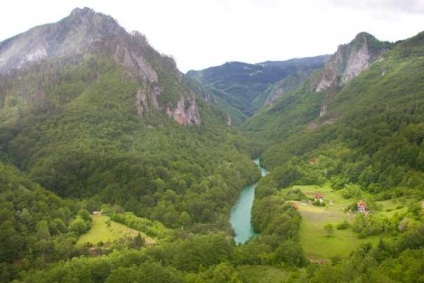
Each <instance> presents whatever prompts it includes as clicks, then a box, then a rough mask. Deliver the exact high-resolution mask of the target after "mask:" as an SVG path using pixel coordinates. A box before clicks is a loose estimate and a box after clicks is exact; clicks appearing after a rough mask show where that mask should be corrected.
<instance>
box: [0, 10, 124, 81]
mask: <svg viewBox="0 0 424 283" xmlns="http://www.w3.org/2000/svg"><path fill="white" fill-rule="evenodd" d="M125 33H126V31H125V30H124V29H123V28H122V27H121V26H119V24H118V23H117V22H116V21H115V20H114V19H113V18H112V17H110V16H107V15H104V14H101V13H96V12H95V11H94V10H92V9H90V8H82V9H81V8H76V9H74V10H73V11H72V12H71V14H70V15H69V16H68V17H66V18H64V19H62V20H60V21H59V22H57V23H52V24H46V25H42V26H38V27H35V28H32V29H30V30H28V31H27V32H24V33H21V34H19V35H16V36H14V37H12V38H10V39H7V40H5V41H3V42H1V43H0V58H1V60H0V73H4V72H8V71H10V70H12V69H21V68H23V67H25V66H27V65H28V64H30V63H35V62H39V61H41V60H45V59H50V58H59V57H66V56H75V55H78V54H82V53H85V52H87V50H89V49H90V48H92V46H93V44H94V43H96V42H99V41H101V40H102V39H104V38H110V37H111V36H119V35H122V34H125Z"/></svg>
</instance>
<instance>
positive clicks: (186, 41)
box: [0, 0, 424, 72]
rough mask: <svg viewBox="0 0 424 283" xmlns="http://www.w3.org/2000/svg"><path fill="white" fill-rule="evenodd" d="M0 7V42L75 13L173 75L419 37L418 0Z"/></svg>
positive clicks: (46, 1)
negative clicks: (151, 55)
mask: <svg viewBox="0 0 424 283" xmlns="http://www.w3.org/2000/svg"><path fill="white" fill-rule="evenodd" d="M2 2H3V3H2V4H0V41H2V40H4V39H6V38H9V37H11V36H13V35H16V34H18V33H21V32H24V31H26V30H28V29H30V28H31V27H34V26H37V25H41V24H45V23H51V22H56V21H58V20H60V19H62V18H64V17H66V16H68V15H69V14H70V12H71V11H72V9H74V8H75V7H80V8H82V7H89V8H93V9H94V10H95V11H96V12H101V13H104V14H107V15H110V16H112V17H113V18H115V19H116V20H117V21H118V22H119V23H120V24H121V25H122V26H123V27H124V28H125V29H126V30H127V31H133V30H137V31H139V32H141V33H143V34H144V35H146V37H147V39H148V41H149V42H150V44H151V45H152V46H153V47H154V48H155V49H156V50H158V51H159V52H161V53H164V54H167V55H171V56H172V57H174V58H175V60H176V61H177V65H178V67H179V69H180V70H181V71H183V72H186V71H188V70H190V69H195V70H199V69H204V68H207V67H210V66H216V65H221V64H223V63H225V62H228V61H241V62H247V63H258V62H262V61H266V60H286V59H291V58H295V57H298V58H299V57H308V56H316V55H321V54H332V53H334V52H335V51H336V49H337V46H338V45H340V44H344V43H348V42H350V41H351V40H352V39H353V38H354V37H355V35H356V34H358V33H359V32H362V31H366V32H369V33H371V34H373V35H374V36H376V37H377V38H378V39H380V40H388V41H397V40H400V39H406V38H409V37H411V36H414V35H416V34H417V33H418V32H420V31H424V0H137V1H134V0H132V1H131V0H119V1H113V0H111V1H109V0H85V1H82V0H81V1H80V0H37V1H34V0H11V1H2Z"/></svg>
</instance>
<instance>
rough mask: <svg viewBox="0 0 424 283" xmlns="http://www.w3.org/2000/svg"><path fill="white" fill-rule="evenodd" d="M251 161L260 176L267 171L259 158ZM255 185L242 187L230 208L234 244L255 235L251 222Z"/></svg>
mask: <svg viewBox="0 0 424 283" xmlns="http://www.w3.org/2000/svg"><path fill="white" fill-rule="evenodd" d="M253 162H254V163H255V164H256V165H258V167H259V169H261V173H262V176H265V175H266V174H267V173H268V171H266V170H265V169H264V168H262V167H261V166H260V164H259V158H258V159H255V160H253ZM256 185H257V183H256V184H253V185H250V186H246V187H244V188H243V190H242V191H241V193H240V196H239V198H238V199H237V201H236V203H235V204H234V206H233V208H232V209H231V215H230V223H231V227H232V228H233V231H234V233H235V236H234V241H235V242H236V244H244V243H245V242H247V241H248V240H249V239H250V238H252V237H253V236H255V235H256V233H255V231H253V227H252V223H251V214H252V205H253V200H254V199H255V188H256Z"/></svg>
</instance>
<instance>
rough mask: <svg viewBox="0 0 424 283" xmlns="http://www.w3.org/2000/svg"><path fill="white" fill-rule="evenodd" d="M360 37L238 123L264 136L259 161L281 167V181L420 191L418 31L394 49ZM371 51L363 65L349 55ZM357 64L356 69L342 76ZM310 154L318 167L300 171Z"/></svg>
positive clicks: (422, 103) (422, 98) (422, 97)
mask: <svg viewBox="0 0 424 283" xmlns="http://www.w3.org/2000/svg"><path fill="white" fill-rule="evenodd" d="M358 37H359V39H361V37H362V39H361V40H358ZM358 37H357V38H356V39H355V40H354V41H352V42H351V43H350V44H349V45H346V46H341V47H340V48H339V50H338V52H337V53H336V54H335V55H333V57H332V58H331V59H330V61H329V63H328V64H327V65H326V66H325V67H324V68H323V70H322V71H321V73H318V74H316V75H315V76H314V77H312V78H311V80H310V81H308V82H306V83H305V84H304V85H303V86H302V87H301V88H300V89H298V90H296V91H294V92H292V93H291V94H290V95H287V96H285V97H283V98H282V99H281V100H280V101H278V103H277V104H276V105H275V106H274V107H272V108H270V109H269V110H266V111H264V112H262V113H260V114H258V115H257V116H255V117H253V118H252V119H251V120H250V121H248V122H247V123H246V124H245V126H244V128H245V129H246V130H247V131H250V134H251V135H252V136H253V137H255V138H256V139H257V140H258V141H261V142H263V143H265V141H267V143H266V145H267V146H268V147H266V149H265V151H264V153H263V160H264V163H265V164H266V166H268V167H269V168H275V170H277V168H279V169H278V170H281V172H280V173H281V174H278V175H280V176H281V177H280V178H281V179H280V180H279V186H282V187H286V186H288V185H290V184H293V183H305V182H306V183H314V182H318V183H319V182H322V181H323V180H325V179H331V180H332V181H333V183H334V185H335V186H336V187H343V184H346V183H349V182H352V183H358V184H360V185H361V186H363V187H364V188H365V189H367V190H369V191H371V192H374V193H381V194H388V196H386V197H390V195H392V194H396V195H399V194H400V195H401V194H417V195H420V196H422V195H423V193H422V192H423V191H422V189H423V185H424V179H423V178H424V175H423V174H422V169H423V166H422V165H423V164H422V151H423V148H422V146H423V144H422V139H423V137H424V131H423V129H424V128H423V123H424V117H423V116H422V113H424V112H423V110H424V109H423V107H424V92H423V91H424V85H423V82H424V77H423V74H424V72H423V71H424V61H423V58H424V57H423V55H424V54H423V50H424V42H423V40H422V39H423V34H422V33H421V34H418V35H417V36H415V37H413V38H410V39H408V40H406V41H404V42H401V43H397V44H396V45H395V46H394V47H393V48H392V47H391V45H390V44H388V43H382V42H378V41H375V40H374V42H373V43H372V44H371V45H370V44H369V42H370V40H369V39H370V37H369V36H368V35H364V34H360V35H358ZM364 39H365V40H364ZM365 41H368V42H367V43H365ZM361 42H362V43H361ZM355 46H356V48H355ZM358 46H359V48H358ZM376 48H377V49H376ZM389 49H391V50H389ZM346 50H351V51H350V52H346ZM376 50H377V52H376ZM371 52H374V54H379V55H368V56H362V57H366V58H368V61H364V62H362V63H361V64H359V63H358V61H356V62H355V60H352V58H360V57H361V54H365V53H366V54H370V53H371ZM337 62H347V65H346V63H344V64H345V65H344V67H343V68H340V63H337ZM349 62H350V63H349ZM349 64H351V65H350V66H349ZM334 66H339V67H338V69H337V68H335V67H334ZM352 66H353V67H352ZM355 66H356V67H358V66H362V69H361V70H360V71H358V70H357V71H356V72H355V74H354V75H353V73H351V74H352V75H346V74H347V73H349V72H347V71H348V70H353V69H354V67H355ZM344 77H345V78H347V77H350V79H349V80H344V79H343V78H344ZM333 78H334V79H333ZM324 80H325V82H323V81H324ZM319 85H321V86H324V85H325V86H326V87H317V86H319ZM310 159H314V160H315V159H316V160H317V168H319V170H316V175H313V176H311V175H310V174H309V176H306V173H305V172H306V171H305V168H307V167H308V166H309V163H308V160H310ZM283 172H285V174H283ZM388 192H390V193H388Z"/></svg>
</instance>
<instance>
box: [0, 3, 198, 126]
mask: <svg viewBox="0 0 424 283" xmlns="http://www.w3.org/2000/svg"><path fill="white" fill-rule="evenodd" d="M89 54H102V56H108V57H109V58H111V59H113V61H114V63H116V64H119V65H121V66H123V67H125V68H126V70H127V74H126V75H127V78H126V80H127V81H128V82H133V81H137V82H138V84H139V86H138V90H137V96H136V103H137V111H138V114H139V115H143V114H145V113H146V112H147V111H149V110H151V111H152V110H160V111H165V112H166V113H167V114H168V116H170V117H172V118H173V119H174V120H175V121H177V122H178V123H180V124H183V125H192V124H193V125H198V124H200V122H201V120H200V116H199V113H198V111H197V105H196V99H195V97H194V93H193V92H191V91H190V89H188V88H184V87H182V85H181V84H180V81H181V79H182V75H181V74H180V73H179V71H178V70H177V69H176V66H175V62H174V61H173V60H172V59H171V58H166V57H163V56H161V55H160V54H159V53H158V52H156V51H155V50H154V49H153V48H151V47H150V45H149V44H148V43H147V40H146V38H145V37H144V36H143V35H141V34H139V33H137V32H135V33H133V34H128V33H127V32H126V31H125V30H124V29H123V28H122V27H120V26H119V25H118V23H117V22H116V21H115V20H114V19H113V18H111V17H110V16H106V15H103V14H100V13H96V12H94V11H93V10H91V9H89V8H84V9H75V10H74V11H72V13H71V14H70V15H69V17H67V18H65V19H63V20H61V21H59V22H58V23H54V24H48V25H43V26H39V27H36V28H33V29H31V30H29V31H27V32H25V33H23V34H20V35H17V36H15V37H13V38H10V39H8V40H5V41H4V42H2V43H0V58H1V60H0V73H2V74H10V73H11V72H17V71H24V70H25V69H26V68H31V67H32V68H37V67H35V66H36V65H37V64H38V68H53V69H54V68H55V67H57V66H51V65H50V66H48V67H43V66H45V64H46V62H47V61H48V62H50V63H52V62H54V63H53V64H54V65H57V64H59V65H64V66H68V65H72V64H78V63H80V62H81V61H83V60H84V59H86V58H87V56H88V55H89ZM43 71H45V70H43ZM54 71H55V70H53V72H54ZM95 75H96V74H91V76H95ZM49 83H51V84H54V81H53V82H49ZM25 87H29V86H25ZM30 87H32V88H36V87H37V86H30ZM18 91H19V90H18ZM31 92H36V94H34V93H25V90H21V91H20V95H19V96H20V98H21V99H23V100H34V99H36V97H35V96H38V97H41V96H44V95H45V94H44V93H43V92H42V91H40V89H31Z"/></svg>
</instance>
